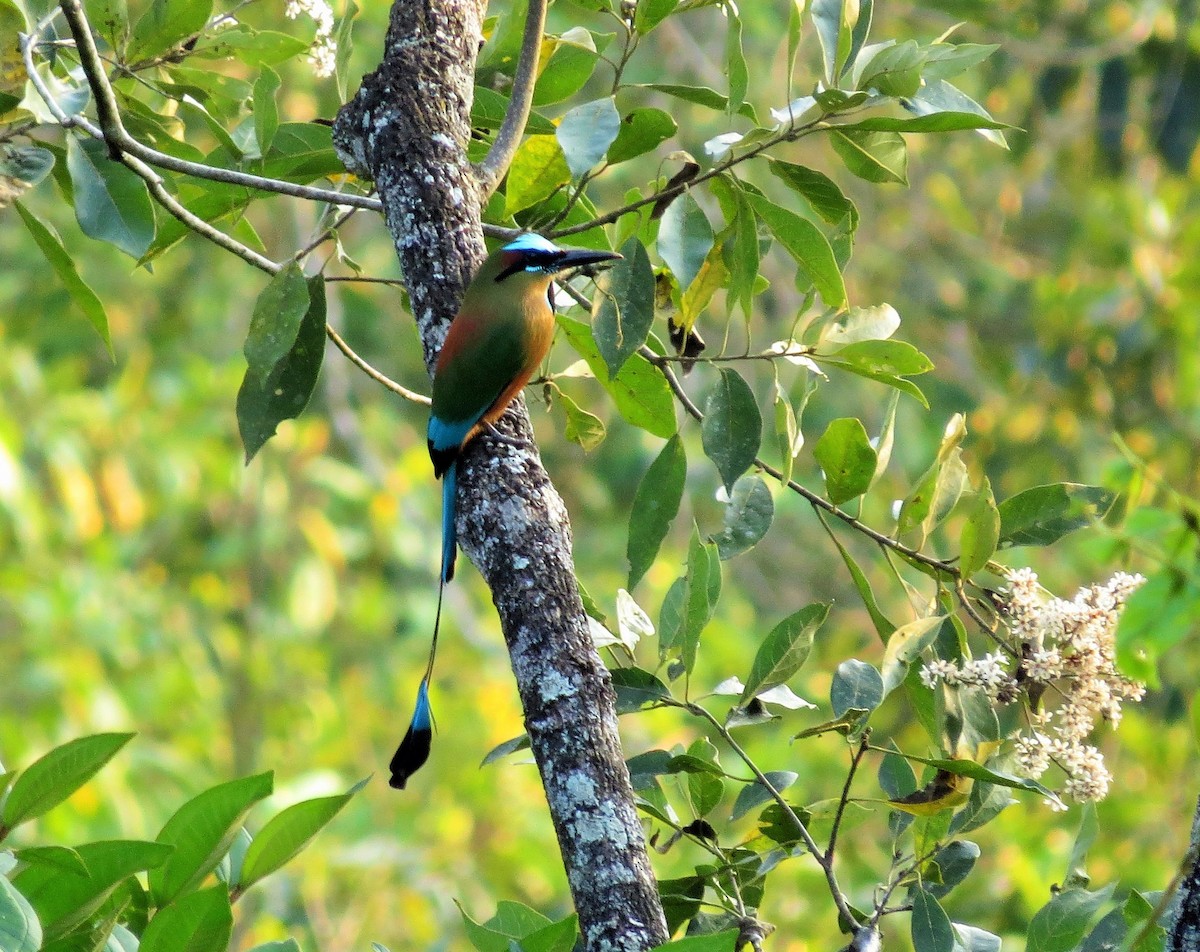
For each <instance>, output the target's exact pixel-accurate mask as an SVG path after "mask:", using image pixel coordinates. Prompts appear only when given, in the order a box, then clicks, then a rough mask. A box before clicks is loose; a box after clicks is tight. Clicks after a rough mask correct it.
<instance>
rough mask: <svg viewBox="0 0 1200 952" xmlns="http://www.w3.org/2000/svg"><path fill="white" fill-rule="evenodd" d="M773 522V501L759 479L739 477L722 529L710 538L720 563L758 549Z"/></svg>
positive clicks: (769, 491)
mask: <svg viewBox="0 0 1200 952" xmlns="http://www.w3.org/2000/svg"><path fill="white" fill-rule="evenodd" d="M774 518H775V501H774V500H773V499H772V498H771V490H769V489H768V488H767V484H766V483H765V482H763V480H762V477H761V476H757V475H753V474H751V475H746V476H741V477H739V478H738V481H737V482H736V483H734V484H733V492H732V493H730V494H729V503H728V504H727V505H726V506H725V520H724V522H725V527H724V528H723V529H722V530H721V531H720V532H719V533H718V534H717V535H715V536H713V538H712V541H713V542H715V543H716V544H717V554H718V555H719V556H720V557H721V560H722V561H728V560H729V559H732V558H733V557H734V556H735V555H740V554H741V553H743V552H748V551H749V550H750V549H752V548H754V547H755V546H756V545H758V543H759V541H760V540H761V539H762V537H763V536H765V535H766V534H767V530H768V529H770V528H771V520H772V519H774Z"/></svg>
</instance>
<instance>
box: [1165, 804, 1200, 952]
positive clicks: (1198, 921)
mask: <svg viewBox="0 0 1200 952" xmlns="http://www.w3.org/2000/svg"><path fill="white" fill-rule="evenodd" d="M1166 928H1167V942H1166V952H1200V801H1197V803H1196V815H1195V816H1194V817H1193V819H1192V839H1191V843H1190V844H1189V846H1188V851H1187V855H1186V856H1185V857H1184V860H1183V864H1182V869H1181V879H1180V881H1179V892H1178V894H1177V895H1176V896H1175V899H1174V901H1173V902H1172V904H1171V912H1170V914H1169V915H1168V917H1167V922H1166Z"/></svg>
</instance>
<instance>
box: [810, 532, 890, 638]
mask: <svg viewBox="0 0 1200 952" xmlns="http://www.w3.org/2000/svg"><path fill="white" fill-rule="evenodd" d="M826 531H829V527H828V526H826ZM829 537H830V538H831V539H832V540H833V544H834V545H836V546H837V548H838V551H839V552H840V553H841V554H842V561H843V562H845V563H846V568H847V569H848V570H849V572H850V578H851V580H852V581H853V582H854V587H855V588H856V589H857V590H858V596H859V598H861V599H862V603H863V607H864V608H866V610H867V614H868V615H870V616H871V624H873V625H874V626H875V631H876V633H877V634H878V635H879V637H880V638H882V639H883V640H884V641H886V640H887V638H888V636H889V635H890V634H891V633H892V632H893V631H895V630H896V626H895V625H893V624H892V623H891V621H889V620H888V617H887V616H886V615H885V614H884V613H883V612H882V611H881V610H880V608H879V603H878V602H877V601H876V600H875V593H874V592H873V591H872V590H871V583H870V582H868V581H867V576H866V575H865V574H864V573H863V570H862V569H861V568H860V567H859V565H858V563H857V562H856V561H855V560H854V556H852V555H851V554H850V551H849V550H848V549H847V548H846V547H845V546H844V545H842V542H841V540H840V539H838V537H837V536H836V535H834V534H833V533H832V532H831V531H829Z"/></svg>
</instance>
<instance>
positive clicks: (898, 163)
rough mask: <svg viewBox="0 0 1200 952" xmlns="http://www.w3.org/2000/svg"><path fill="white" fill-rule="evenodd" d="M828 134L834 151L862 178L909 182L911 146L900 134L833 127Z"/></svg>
mask: <svg viewBox="0 0 1200 952" xmlns="http://www.w3.org/2000/svg"><path fill="white" fill-rule="evenodd" d="M829 137H830V138H829V144H830V145H832V146H833V151H834V152H836V153H837V154H838V155H839V156H840V157H841V160H842V161H843V162H844V163H845V164H846V168H847V169H849V170H850V171H851V172H853V173H854V174H855V175H857V176H858V177H859V178H861V179H865V180H866V181H868V182H898V183H899V184H901V185H907V184H908V148H907V146H906V145H905V144H904V138H903V136H901V135H900V133H898V132H866V131H863V130H861V129H844V130H843V129H833V130H831V131H830V133H829Z"/></svg>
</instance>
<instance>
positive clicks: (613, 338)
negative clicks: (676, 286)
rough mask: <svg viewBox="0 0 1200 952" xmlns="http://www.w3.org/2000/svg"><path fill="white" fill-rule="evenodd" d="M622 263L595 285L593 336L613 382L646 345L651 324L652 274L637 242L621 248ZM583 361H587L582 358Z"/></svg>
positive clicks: (608, 375)
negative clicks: (630, 359) (632, 357)
mask: <svg viewBox="0 0 1200 952" xmlns="http://www.w3.org/2000/svg"><path fill="white" fill-rule="evenodd" d="M621 255H622V257H621V260H619V261H618V262H617V263H616V264H615V265H614V266H613V267H611V268H609V269H608V270H607V271H605V272H604V274H603V275H602V276H601V278H600V280H599V281H598V282H597V284H596V296H595V298H594V300H593V303H592V336H593V337H594V338H595V340H596V346H597V348H598V349H599V352H600V355H601V356H602V357H603V358H604V363H605V366H606V368H607V371H608V372H607V374H606V377H607V379H608V380H609V382H613V381H614V379H615V378H616V377H617V376H618V374H619V373H620V371H621V369H622V368H623V367H624V366H625V362H626V361H627V360H629V358H630V357H631V356H632V355H633V354H634V353H635V352H636V351H637V349H638V348H639V347H641V346H642V344H644V343H645V342H646V335H648V334H649V333H650V326H651V325H652V324H653V323H654V271H653V269H652V268H651V267H650V256H649V255H647V254H646V249H645V248H644V247H643V246H642V243H641V242H640V241H639V240H638V239H637V238H636V237H633V238H630V239H629V240H628V241H627V242H625V244H624V245H622V247H621ZM585 359H586V357H585Z"/></svg>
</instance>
